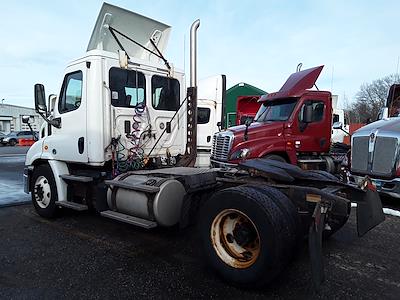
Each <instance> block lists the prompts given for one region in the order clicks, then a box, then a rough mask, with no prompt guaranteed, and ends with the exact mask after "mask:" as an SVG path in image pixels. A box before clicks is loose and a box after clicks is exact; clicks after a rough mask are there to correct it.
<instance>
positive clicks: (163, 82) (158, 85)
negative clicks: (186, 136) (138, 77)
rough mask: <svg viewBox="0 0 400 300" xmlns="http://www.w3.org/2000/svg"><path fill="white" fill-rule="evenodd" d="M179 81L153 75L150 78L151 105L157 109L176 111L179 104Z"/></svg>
mask: <svg viewBox="0 0 400 300" xmlns="http://www.w3.org/2000/svg"><path fill="white" fill-rule="evenodd" d="M179 90H180V86H179V81H178V80H176V79H174V78H168V77H162V76H157V75H154V76H153V77H152V78H151V94H152V100H151V102H152V105H153V107H154V109H157V110H169V111H177V110H178V108H179V104H180V94H179Z"/></svg>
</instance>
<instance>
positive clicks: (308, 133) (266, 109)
mask: <svg viewBox="0 0 400 300" xmlns="http://www.w3.org/2000/svg"><path fill="white" fill-rule="evenodd" d="M322 69H323V66H319V67H315V68H311V69H307V70H303V71H299V72H296V73H293V74H292V75H291V76H290V77H289V78H288V79H287V81H286V82H285V84H284V85H283V86H282V88H281V89H280V90H279V91H278V92H276V93H270V94H268V95H264V96H262V97H261V98H260V99H259V102H260V104H261V106H260V108H259V110H258V112H257V114H256V116H255V118H254V122H252V123H251V124H250V122H249V123H247V124H245V125H241V126H236V127H230V128H229V129H228V130H226V131H222V132H219V133H216V134H215V135H214V139H213V148H212V154H211V161H212V163H213V164H214V165H215V166H235V165H237V164H238V163H239V162H240V161H242V160H248V159H254V158H266V159H273V160H278V161H282V162H287V163H291V164H293V165H298V166H300V167H302V168H303V169H318V170H325V171H328V172H329V173H337V172H338V171H339V169H340V163H341V161H342V159H343V157H344V155H345V154H346V152H347V150H348V149H347V148H345V149H342V148H340V149H338V150H335V152H333V151H331V137H332V113H333V111H332V94H331V93H330V92H328V91H319V90H309V89H310V88H312V87H313V86H314V85H315V82H316V80H317V78H318V77H319V74H320V73H321V71H322Z"/></svg>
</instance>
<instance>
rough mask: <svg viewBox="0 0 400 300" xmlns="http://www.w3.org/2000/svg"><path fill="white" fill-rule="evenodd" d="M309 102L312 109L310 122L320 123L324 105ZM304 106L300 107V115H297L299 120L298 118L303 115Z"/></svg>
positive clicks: (317, 102) (319, 102) (321, 102)
mask: <svg viewBox="0 0 400 300" xmlns="http://www.w3.org/2000/svg"><path fill="white" fill-rule="evenodd" d="M309 102H311V105H312V108H313V114H312V122H320V121H322V119H323V118H324V112H325V103H324V102H323V101H309ZM305 105H306V104H303V106H302V107H301V110H300V113H299V120H300V116H302V115H303V110H304V107H305Z"/></svg>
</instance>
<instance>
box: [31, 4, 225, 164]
mask: <svg viewBox="0 0 400 300" xmlns="http://www.w3.org/2000/svg"><path fill="white" fill-rule="evenodd" d="M170 30H171V29H170V27H169V26H168V25H165V24H163V23H160V22H158V21H155V20H152V19H149V18H146V17H144V16H141V15H138V14H136V13H133V12H130V11H127V10H124V9H121V8H119V7H115V6H112V5H109V4H104V5H103V7H102V9H101V11H100V14H99V17H98V19H97V22H96V25H95V28H94V30H93V33H92V36H91V39H90V41H89V45H88V48H87V53H86V55H85V56H84V57H82V58H80V59H78V60H75V61H73V62H72V63H70V64H69V65H68V67H67V68H66V70H65V75H64V78H63V81H62V85H61V89H60V93H59V95H58V97H57V98H55V100H54V97H53V101H51V102H52V103H53V105H51V107H49V110H50V111H51V119H52V121H53V123H54V122H56V123H55V124H56V126H52V125H50V124H49V125H46V126H44V127H43V128H42V129H41V134H40V137H41V138H40V141H39V142H38V143H37V144H36V145H34V146H33V147H32V148H31V150H30V151H29V152H28V154H27V160H26V165H32V164H34V162H35V161H36V160H37V159H42V160H56V161H62V162H66V163H82V164H85V165H88V166H104V165H105V164H106V163H107V162H108V161H110V160H112V155H113V154H112V147H111V146H110V144H111V142H112V141H114V143H115V145H112V146H114V147H115V148H116V152H117V157H115V158H114V159H115V160H116V161H117V163H120V164H119V165H118V167H120V168H123V169H125V168H128V169H129V168H132V169H136V168H139V167H140V165H141V164H142V163H143V162H141V161H140V160H142V159H144V156H148V157H147V158H146V159H149V158H157V159H160V160H161V162H159V163H161V164H165V162H166V161H167V160H168V161H169V163H171V164H174V163H175V162H176V159H177V157H178V156H180V155H183V154H184V153H185V150H186V126H187V122H186V119H187V118H186V113H187V111H186V105H184V104H185V101H186V100H185V99H186V83H185V74H184V73H183V72H182V71H181V70H177V69H175V68H174V67H173V66H172V65H170V64H169V63H168V62H166V60H165V58H164V57H163V53H164V52H165V48H166V45H167V42H168V36H169V33H170ZM128 35H129V36H130V37H132V38H131V39H132V40H133V41H134V42H132V40H129V39H130V38H129V39H128ZM121 48H122V49H123V50H122V49H121ZM157 54H158V56H157ZM206 89H210V91H207V90H206ZM224 89H225V76H223V75H220V76H215V77H211V78H208V79H206V80H205V81H204V84H202V82H200V84H199V95H203V96H202V97H201V99H199V101H198V107H199V110H200V114H199V116H200V117H202V120H201V121H202V122H200V123H201V124H199V128H198V146H199V148H200V149H201V150H202V151H203V150H204V151H208V153H209V151H210V149H211V138H209V139H207V138H204V136H212V134H213V133H214V132H215V131H217V130H218V127H217V123H218V122H220V121H221V120H220V119H219V117H220V116H221V115H222V113H221V109H222V101H223V100H224V96H225V91H224ZM49 102H50V101H49ZM204 113H206V114H207V116H205V117H206V118H204ZM127 159H129V160H130V161H129V162H126V160H127ZM122 164H124V166H122ZM199 164H200V165H202V166H205V165H207V166H208V164H207V161H204V160H202V161H201V162H199ZM128 165H129V166H128ZM136 166H137V167H136Z"/></svg>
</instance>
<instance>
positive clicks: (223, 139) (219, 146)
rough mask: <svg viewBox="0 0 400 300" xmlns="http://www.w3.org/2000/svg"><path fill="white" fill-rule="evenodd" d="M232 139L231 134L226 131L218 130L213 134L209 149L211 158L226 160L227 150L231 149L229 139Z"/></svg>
mask: <svg viewBox="0 0 400 300" xmlns="http://www.w3.org/2000/svg"><path fill="white" fill-rule="evenodd" d="M232 139H233V135H232V134H229V133H228V132H218V133H216V134H214V137H213V143H212V149H211V158H213V159H216V160H222V161H227V160H228V155H229V151H230V150H231V149H230V148H231V141H232Z"/></svg>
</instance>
